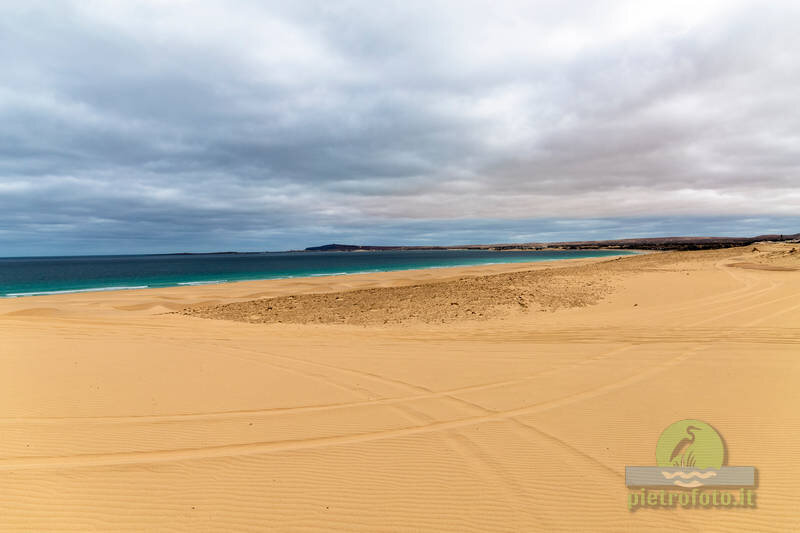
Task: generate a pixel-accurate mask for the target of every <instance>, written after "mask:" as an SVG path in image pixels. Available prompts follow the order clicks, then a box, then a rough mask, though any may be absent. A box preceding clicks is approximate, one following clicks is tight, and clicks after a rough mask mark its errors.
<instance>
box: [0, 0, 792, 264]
mask: <svg viewBox="0 0 800 533" xmlns="http://www.w3.org/2000/svg"><path fill="white" fill-rule="evenodd" d="M798 27H800V3H798V2H796V1H789V2H779V1H770V2H758V3H756V2H751V3H748V2H742V3H739V2H735V1H731V0H726V1H721V2H705V1H702V0H692V1H685V2H684V1H674V0H673V1H670V2H664V1H656V2H645V1H639V0H637V1H631V2H581V1H573V2H564V1H544V2H534V1H524V2H523V1H508V2H506V1H498V0H491V1H488V0H487V1H466V0H452V1H432V0H424V1H413V0H404V1H398V2H390V1H380V2H376V1H363V2H360V1H338V2H331V1H319V2H317V1H310V0H309V1H297V2H286V1H278V2H270V1H259V2H246V1H218V2H217V1H213V0H195V1H190V0H147V1H143V0H138V1H135V2H134V1H130V2H115V1H109V0H97V1H93V0H81V1H76V2H69V1H57V2H53V1H52V0H49V1H42V2H39V1H36V0H25V1H13V0H0V256H13V255H52V254H85V253H136V252H160V251H212V250H266V249H269V250H279V249H287V248H298V247H305V246H311V245H317V244H324V243H328V242H348V243H362V244H459V243H467V242H513V241H540V240H563V239H584V238H614V237H633V236H657V235H676V234H683V235H687V234H692V235H712V234H713V235H751V234H758V233H764V232H778V233H790V232H791V233H794V232H797V231H800V59H798V55H797V51H798V50H800V32H799V31H798Z"/></svg>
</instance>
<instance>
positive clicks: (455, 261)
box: [0, 250, 633, 297]
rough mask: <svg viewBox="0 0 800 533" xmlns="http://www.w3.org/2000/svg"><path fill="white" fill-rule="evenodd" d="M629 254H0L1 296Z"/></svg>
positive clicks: (619, 252) (609, 251)
mask: <svg viewBox="0 0 800 533" xmlns="http://www.w3.org/2000/svg"><path fill="white" fill-rule="evenodd" d="M630 253H633V252H624V251H617V250H549V251H548V250H542V251H529V252H495V251H489V250H419V251H416V250H415V251H405V250H404V251H375V252H265V253H253V254H197V255H114V256H111V255H109V256H80V257H12V258H0V297H21V296H35V295H40V294H58V293H67V292H88V291H103V290H118V289H144V288H149V287H173V286H179V285H201V284H211V283H224V282H227V281H243V280H255V279H278V278H291V277H302V276H323V275H335V274H356V273H361V272H387V271H392V270H412V269H419V268H442V267H451V266H466V265H486V264H492V263H523V262H530V261H551V260H557V259H574V258H580V257H604V256H611V255H623V254H630Z"/></svg>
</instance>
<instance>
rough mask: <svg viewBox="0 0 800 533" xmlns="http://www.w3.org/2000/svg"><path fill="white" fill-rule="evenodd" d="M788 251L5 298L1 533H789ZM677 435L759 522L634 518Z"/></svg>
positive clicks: (795, 416) (792, 310)
mask: <svg viewBox="0 0 800 533" xmlns="http://www.w3.org/2000/svg"><path fill="white" fill-rule="evenodd" d="M797 247H800V245H798V244H790V243H780V244H771V243H759V244H757V245H756V246H754V247H750V246H749V247H744V248H730V249H722V250H709V251H693V252H664V253H651V254H642V255H636V256H626V257H620V258H606V257H602V258H589V259H571V260H564V261H554V262H549V263H544V262H543V263H513V264H495V265H482V266H470V267H456V268H441V269H427V270H413V271H412V270H409V271H397V272H377V273H368V274H358V275H342V276H318V277H313V278H312V277H308V278H295V279H282V280H265V281H246V282H238V283H224V284H215V285H200V286H182V287H167V288H158V289H147V290H128V291H108V292H98V293H77V294H58V295H47V296H35V297H27V298H14V299H0V328H1V329H2V341H0V342H2V350H0V355H2V357H0V364H2V368H1V369H0V398H2V400H1V401H0V434H1V435H2V438H1V439H0V494H2V495H3V497H2V498H0V529H2V530H48V531H55V530H80V531H87V530H102V531H111V530H193V531H207V530H253V531H255V530H260V531H263V530H268V531H329V530H339V531H363V532H377V531H387V532H389V531H459V532H462V531H534V530H546V531H620V530H632V531H644V530H658V531H697V530H700V529H702V530H704V531H756V530H757V531H789V530H797V529H800V515H798V513H797V511H796V509H795V507H796V505H795V499H796V495H797V493H798V490H800V463H798V461H797V452H798V444H797V438H798V435H800V409H798V407H800V406H799V405H798V401H797V390H798V387H800V362H798V356H800V257H799V256H800V253H798V252H797V251H796V248H797ZM681 419H698V420H703V421H705V422H707V423H709V424H711V425H712V426H713V427H714V428H715V429H716V430H717V431H718V432H719V433H720V434H721V435H722V436H723V438H724V440H725V444H726V447H727V461H728V464H729V465H733V466H737V465H742V466H753V467H755V468H756V469H757V472H758V476H757V487H756V489H755V490H756V492H757V499H756V503H757V505H756V506H755V507H749V508H744V507H742V508H715V509H684V508H681V507H680V506H677V507H676V508H647V509H638V510H631V509H629V505H628V495H629V492H630V491H629V489H628V488H627V487H626V486H625V467H626V466H631V465H655V447H656V441H657V440H658V437H659V434H660V433H661V432H662V430H664V428H666V427H667V426H668V425H670V424H671V423H673V422H675V421H677V420H681Z"/></svg>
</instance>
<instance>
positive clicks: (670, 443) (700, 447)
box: [625, 420, 755, 509]
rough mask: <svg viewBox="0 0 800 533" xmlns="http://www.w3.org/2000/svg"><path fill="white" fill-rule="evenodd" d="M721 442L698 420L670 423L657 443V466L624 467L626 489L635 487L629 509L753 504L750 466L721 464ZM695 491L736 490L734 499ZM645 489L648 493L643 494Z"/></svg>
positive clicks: (723, 458) (723, 461) (724, 494)
mask: <svg viewBox="0 0 800 533" xmlns="http://www.w3.org/2000/svg"><path fill="white" fill-rule="evenodd" d="M726 462H727V455H726V449H725V441H724V440H723V439H722V437H721V436H720V434H719V433H718V432H717V430H715V429H714V428H713V427H712V426H711V425H710V424H707V423H706V422H703V421H701V420H680V421H678V422H675V423H673V424H670V425H669V426H668V427H667V428H666V429H665V430H664V431H663V432H662V433H661V436H660V437H659V439H658V443H657V444H656V464H657V465H658V466H626V467H625V485H626V486H628V487H629V488H634V487H635V488H638V489H639V490H638V491H637V492H631V493H629V495H628V507H629V508H630V509H636V508H638V507H646V506H650V507H669V506H674V505H675V503H674V502H675V501H677V502H679V503H680V504H681V505H684V506H686V507H688V506H690V505H697V504H698V502H699V504H700V505H702V506H708V505H714V506H724V507H728V506H754V505H755V504H754V503H753V498H754V496H755V495H754V494H753V491H752V490H751V489H747V490H745V487H754V486H755V468H754V467H752V466H726ZM653 487H669V488H678V489H692V491H691V493H689V492H688V491H685V490H684V491H681V492H680V493H677V494H676V493H674V492H667V491H666V490H663V489H662V490H658V491H655V490H652V488H653ZM699 487H716V488H725V489H735V488H739V489H740V490H739V494H738V496H739V497H738V498H734V496H735V494H732V493H731V492H730V491H727V492H723V491H720V490H713V491H711V492H710V493H709V492H708V491H699ZM648 488H650V489H651V490H649V492H648Z"/></svg>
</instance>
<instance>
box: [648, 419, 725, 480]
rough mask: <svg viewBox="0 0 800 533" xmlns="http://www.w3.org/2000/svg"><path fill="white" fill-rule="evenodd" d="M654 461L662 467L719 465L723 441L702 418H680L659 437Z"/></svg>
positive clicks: (723, 457) (709, 466) (722, 455)
mask: <svg viewBox="0 0 800 533" xmlns="http://www.w3.org/2000/svg"><path fill="white" fill-rule="evenodd" d="M656 462H657V463H658V466H665V467H678V468H701V469H703V468H717V469H719V468H720V467H722V464H723V463H724V462H725V445H724V444H723V442H722V437H720V436H719V433H717V431H716V430H715V429H714V428H713V427H711V426H710V425H708V424H706V423H705V422H701V421H700V420H681V421H679V422H675V423H674V424H672V425H670V426H669V427H668V428H667V429H665V430H664V432H663V433H661V436H660V437H659V438H658V444H657V445H656Z"/></svg>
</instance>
